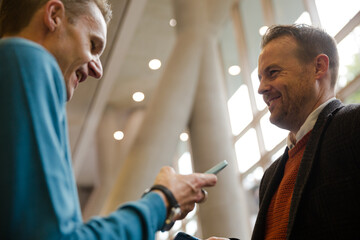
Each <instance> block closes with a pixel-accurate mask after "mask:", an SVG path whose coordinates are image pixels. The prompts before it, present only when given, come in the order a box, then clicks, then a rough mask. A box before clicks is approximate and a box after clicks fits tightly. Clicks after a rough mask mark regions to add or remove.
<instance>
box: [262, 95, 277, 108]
mask: <svg viewBox="0 0 360 240" xmlns="http://www.w3.org/2000/svg"><path fill="white" fill-rule="evenodd" d="M278 99H280V96H264V101H265V103H266V105H267V106H268V108H269V111H270V112H271V111H272V110H273V108H274V104H275V102H276V100H278Z"/></svg>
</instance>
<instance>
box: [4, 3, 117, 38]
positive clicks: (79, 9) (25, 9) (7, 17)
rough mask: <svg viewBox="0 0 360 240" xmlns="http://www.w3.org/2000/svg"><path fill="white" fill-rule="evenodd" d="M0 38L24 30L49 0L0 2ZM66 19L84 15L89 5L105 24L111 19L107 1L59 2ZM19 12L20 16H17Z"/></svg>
mask: <svg viewBox="0 0 360 240" xmlns="http://www.w3.org/2000/svg"><path fill="white" fill-rule="evenodd" d="M0 1H1V2H0V38H1V37H2V36H3V35H4V34H5V33H9V34H16V33H18V32H20V31H21V30H22V29H23V28H25V27H26V26H27V25H28V24H29V22H30V20H31V18H32V17H33V15H34V14H35V12H36V11H37V10H38V9H39V8H40V7H42V6H43V5H44V4H46V3H47V2H48V1H49V0H0ZM61 1H62V2H63V4H64V7H65V13H66V15H67V17H68V18H70V19H75V18H76V16H79V15H82V14H86V13H87V12H86V10H87V8H86V7H85V8H84V6H88V4H89V3H91V2H93V3H95V4H96V5H97V6H98V8H99V9H100V11H101V13H102V15H103V16H104V19H105V21H106V23H107V24H108V23H109V22H110V20H111V17H112V12H111V7H110V4H109V3H108V0H61ZM19 12H20V14H19Z"/></svg>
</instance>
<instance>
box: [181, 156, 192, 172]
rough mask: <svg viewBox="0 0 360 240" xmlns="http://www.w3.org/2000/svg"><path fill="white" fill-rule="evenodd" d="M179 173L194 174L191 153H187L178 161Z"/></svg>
mask: <svg viewBox="0 0 360 240" xmlns="http://www.w3.org/2000/svg"><path fill="white" fill-rule="evenodd" d="M178 166H179V173H180V174H183V175H186V174H191V173H193V168H192V162H191V155H190V153H189V152H185V153H184V154H183V155H181V157H180V158H179V161H178Z"/></svg>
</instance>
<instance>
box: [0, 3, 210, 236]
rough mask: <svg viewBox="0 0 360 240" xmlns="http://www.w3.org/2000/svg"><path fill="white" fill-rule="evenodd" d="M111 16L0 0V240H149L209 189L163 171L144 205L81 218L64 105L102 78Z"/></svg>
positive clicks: (204, 179)
mask: <svg viewBox="0 0 360 240" xmlns="http://www.w3.org/2000/svg"><path fill="white" fill-rule="evenodd" d="M110 18H111V10H110V7H109V4H108V3H107V0H78V1H74V0H61V1H60V0H32V1H23V0H2V2H1V6H0V38H1V39H0V105H1V107H0V108H1V110H2V114H1V115H0V125H1V128H0V159H1V161H0V164H1V167H0V191H1V197H0V239H37V240H39V239H47V240H48V239H87V240H91V239H154V238H155V232H156V231H158V230H161V229H169V227H170V226H171V223H172V222H173V221H174V220H177V219H181V218H184V217H185V216H186V214H187V213H188V212H189V211H191V210H192V209H193V207H194V204H195V203H197V202H201V201H203V200H204V198H205V194H204V193H203V191H202V188H203V187H206V186H213V185H215V183H216V176H215V175H212V174H191V175H187V176H184V175H179V174H176V173H175V172H174V170H173V169H172V168H170V167H164V168H162V169H161V171H160V173H159V174H158V176H157V177H156V179H155V182H154V184H155V186H154V187H153V188H152V189H151V191H150V192H149V193H147V194H146V195H145V196H144V197H143V198H142V199H140V200H138V201H136V202H130V203H127V204H124V205H122V206H120V207H119V209H117V210H116V211H114V212H113V213H112V214H110V215H109V216H107V217H104V218H100V217H98V218H93V219H91V220H90V221H88V222H86V223H84V222H83V221H82V218H81V212H80V207H79V201H78V196H77V190H76V183H75V180H74V176H73V170H72V166H71V156H70V152H69V143H68V135H67V134H68V132H67V120H66V109H65V105H66V101H68V100H70V99H71V97H72V95H73V92H74V89H75V88H76V87H77V85H78V84H79V83H80V82H83V81H85V80H86V78H87V77H88V76H93V77H95V78H100V77H101V76H102V73H103V72H102V66H101V62H100V56H101V54H102V52H103V50H104V48H105V45H106V31H107V23H108V22H109V20H110Z"/></svg>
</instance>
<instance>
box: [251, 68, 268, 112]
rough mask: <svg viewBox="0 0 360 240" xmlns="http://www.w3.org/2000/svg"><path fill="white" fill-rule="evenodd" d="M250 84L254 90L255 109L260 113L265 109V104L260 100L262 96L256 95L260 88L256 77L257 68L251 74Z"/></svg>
mask: <svg viewBox="0 0 360 240" xmlns="http://www.w3.org/2000/svg"><path fill="white" fill-rule="evenodd" d="M251 82H252V85H253V88H254V95H255V102H256V107H257V109H258V110H259V111H261V110H263V109H264V108H265V107H266V104H265V102H264V100H263V98H262V95H260V94H259V93H258V89H259V86H260V81H259V77H258V68H255V70H254V71H253V72H252V73H251Z"/></svg>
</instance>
